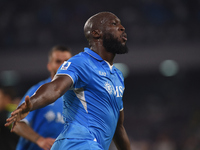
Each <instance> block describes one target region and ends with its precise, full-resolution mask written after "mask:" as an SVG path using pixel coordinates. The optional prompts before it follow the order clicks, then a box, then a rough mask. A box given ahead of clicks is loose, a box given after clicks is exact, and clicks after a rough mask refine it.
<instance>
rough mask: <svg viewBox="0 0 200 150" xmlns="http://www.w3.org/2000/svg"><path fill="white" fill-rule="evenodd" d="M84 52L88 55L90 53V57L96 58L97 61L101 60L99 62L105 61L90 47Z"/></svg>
mask: <svg viewBox="0 0 200 150" xmlns="http://www.w3.org/2000/svg"><path fill="white" fill-rule="evenodd" d="M84 51H85V52H86V53H88V54H89V55H90V56H92V57H94V58H95V59H97V60H99V61H103V59H102V58H101V56H99V55H98V54H97V53H95V52H94V51H92V50H91V49H89V48H88V47H85V48H84Z"/></svg>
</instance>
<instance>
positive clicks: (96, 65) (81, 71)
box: [52, 48, 124, 150]
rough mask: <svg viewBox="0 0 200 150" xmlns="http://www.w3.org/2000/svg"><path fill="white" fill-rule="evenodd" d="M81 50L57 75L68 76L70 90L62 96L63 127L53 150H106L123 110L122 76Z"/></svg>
mask: <svg viewBox="0 0 200 150" xmlns="http://www.w3.org/2000/svg"><path fill="white" fill-rule="evenodd" d="M84 50H85V51H84V52H81V53H79V54H78V55H76V56H74V57H72V58H70V59H69V60H68V61H66V62H64V63H63V65H62V66H61V67H60V68H59V69H58V71H57V75H60V74H65V75H68V76H69V77H70V78H71V79H72V80H73V86H72V88H71V89H70V90H68V91H67V92H66V93H65V94H64V96H63V100H64V109H63V111H64V112H63V116H64V120H65V122H66V126H65V129H64V130H63V132H62V133H61V134H60V135H59V137H58V138H57V140H56V142H55V143H54V145H53V147H52V149H55V150H58V149H66V150H71V149H72V150H76V149H77V150H78V149H80V148H81V150H89V149H91V150H97V149H103V150H108V149H109V146H110V143H111V141H112V138H113V135H114V133H115V129H116V126H117V122H118V118H119V115H120V110H122V109H123V101H122V97H123V92H124V78H123V75H122V73H121V72H120V71H119V70H118V69H117V68H116V67H115V66H110V65H109V64H108V63H107V62H106V61H104V60H103V59H102V58H101V57H100V56H99V55H98V54H97V53H95V52H94V51H92V50H90V49H89V48H85V49H84ZM62 141H63V142H62Z"/></svg>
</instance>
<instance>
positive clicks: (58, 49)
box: [47, 45, 72, 78]
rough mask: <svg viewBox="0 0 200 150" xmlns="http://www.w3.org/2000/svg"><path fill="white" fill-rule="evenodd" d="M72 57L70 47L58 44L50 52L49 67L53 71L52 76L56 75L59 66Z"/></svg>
mask: <svg viewBox="0 0 200 150" xmlns="http://www.w3.org/2000/svg"><path fill="white" fill-rule="evenodd" d="M71 57H72V53H71V50H70V49H69V48H68V47H65V46H62V45H57V46H54V47H53V48H52V49H51V51H50V52H49V57H48V64H47V69H48V70H49V72H50V73H51V78H53V77H54V75H55V74H56V72H57V70H58V68H59V67H60V66H61V65H62V63H63V62H64V61H66V60H68V59H69V58H71Z"/></svg>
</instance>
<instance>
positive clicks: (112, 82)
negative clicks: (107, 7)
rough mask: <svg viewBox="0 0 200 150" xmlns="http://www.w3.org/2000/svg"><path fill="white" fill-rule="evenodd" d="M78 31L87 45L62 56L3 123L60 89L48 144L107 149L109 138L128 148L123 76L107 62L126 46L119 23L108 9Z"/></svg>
mask: <svg viewBox="0 0 200 150" xmlns="http://www.w3.org/2000/svg"><path fill="white" fill-rule="evenodd" d="M84 33H85V37H86V38H87V40H88V42H89V48H84V52H81V53H79V54H77V55H75V56H74V57H72V58H70V59H69V60H68V61H65V62H64V63H63V64H62V65H61V67H60V68H59V69H58V71H57V73H56V75H55V77H54V79H53V80H52V82H50V83H47V84H44V85H43V86H41V87H40V88H39V89H38V91H37V92H36V93H35V94H34V95H33V96H31V97H30V98H29V97H28V96H27V97H26V99H25V103H23V104H22V105H21V106H20V107H19V108H18V109H16V110H15V111H14V112H13V113H12V115H11V117H10V118H8V119H7V123H6V124H5V125H6V126H8V125H10V124H11V123H12V122H14V125H13V128H15V124H16V121H20V120H21V119H23V118H24V117H25V116H26V115H27V114H28V113H29V112H30V111H33V110H35V109H38V108H41V107H44V106H46V105H48V104H50V103H53V102H54V101H55V100H56V99H57V98H59V97H60V96H62V95H63V94H64V95H63V100H64V107H63V110H64V114H63V116H64V121H65V128H64V130H63V131H62V132H61V134H60V135H59V136H58V138H57V139H56V141H55V142H54V144H53V146H52V148H51V149H52V150H108V149H109V146H110V143H111V141H112V139H113V140H114V143H115V145H116V147H117V148H118V149H119V150H130V142H129V139H128V136H127V133H126V131H125V128H124V126H123V121H124V111H123V101H122V97H123V93H124V78H123V75H122V73H121V72H120V71H119V70H118V69H117V68H116V67H115V66H113V60H114V58H115V55H116V54H125V53H127V52H128V48H127V46H126V41H127V35H126V33H125V28H124V27H123V26H122V25H121V22H120V19H119V18H118V17H117V16H116V15H114V14H113V13H110V12H100V13H98V14H95V15H94V16H92V17H90V18H89V19H88V20H87V21H86V23H85V26H84ZM11 131H13V129H12V130H11Z"/></svg>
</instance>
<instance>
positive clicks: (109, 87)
mask: <svg viewBox="0 0 200 150" xmlns="http://www.w3.org/2000/svg"><path fill="white" fill-rule="evenodd" d="M104 88H105V89H106V90H107V91H108V93H109V94H110V95H111V94H114V95H115V96H116V97H122V96H123V93H124V88H123V87H122V86H115V88H114V86H112V85H110V83H108V82H106V83H105V84H104Z"/></svg>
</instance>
